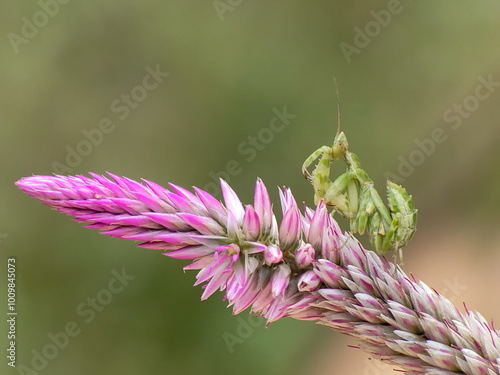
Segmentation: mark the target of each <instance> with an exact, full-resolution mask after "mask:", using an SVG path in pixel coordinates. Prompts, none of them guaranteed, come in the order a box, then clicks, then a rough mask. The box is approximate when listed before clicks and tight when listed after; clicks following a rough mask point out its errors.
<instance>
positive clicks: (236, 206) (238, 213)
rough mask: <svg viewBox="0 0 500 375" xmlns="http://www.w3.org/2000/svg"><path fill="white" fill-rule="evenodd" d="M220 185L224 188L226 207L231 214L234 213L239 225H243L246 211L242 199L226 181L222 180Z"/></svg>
mask: <svg viewBox="0 0 500 375" xmlns="http://www.w3.org/2000/svg"><path fill="white" fill-rule="evenodd" d="M220 184H221V188H222V195H223V196H224V202H226V207H227V210H228V211H229V212H232V213H233V215H234V217H235V218H236V222H237V223H238V225H242V224H243V216H244V215H245V209H244V208H243V205H242V204H241V201H240V198H238V196H237V195H236V193H235V192H234V190H233V189H231V187H230V186H229V185H228V184H227V182H226V181H224V180H223V179H222V178H221V179H220Z"/></svg>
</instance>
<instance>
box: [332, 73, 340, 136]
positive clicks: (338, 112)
mask: <svg viewBox="0 0 500 375" xmlns="http://www.w3.org/2000/svg"><path fill="white" fill-rule="evenodd" d="M333 82H335V92H336V93H337V134H335V138H337V137H338V136H339V134H340V95H339V85H338V84H337V79H336V78H335V77H333Z"/></svg>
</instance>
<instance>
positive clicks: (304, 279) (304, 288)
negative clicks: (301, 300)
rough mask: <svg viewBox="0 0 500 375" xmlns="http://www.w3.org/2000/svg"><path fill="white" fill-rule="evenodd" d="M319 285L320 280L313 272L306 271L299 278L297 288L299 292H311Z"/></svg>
mask: <svg viewBox="0 0 500 375" xmlns="http://www.w3.org/2000/svg"><path fill="white" fill-rule="evenodd" d="M319 284H321V280H320V279H319V277H318V275H316V273H315V272H314V271H306V272H304V273H303V274H302V275H300V277H299V281H298V283H297V286H298V288H299V291H301V292H312V291H313V290H316V289H317V288H318V286H319Z"/></svg>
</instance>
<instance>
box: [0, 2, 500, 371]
mask: <svg viewBox="0 0 500 375" xmlns="http://www.w3.org/2000/svg"><path fill="white" fill-rule="evenodd" d="M54 4H58V5H57V7H55V6H54ZM43 9H45V11H44V10H43ZM388 9H389V10H388ZM389 11H393V13H390V12H389ZM40 12H45V13H47V12H48V13H51V15H49V16H44V15H43V14H40ZM499 12H500V4H499V3H498V1H492V0H491V1H477V2H470V1H462V0H457V1H453V2H450V1H408V0H401V2H399V3H398V2H395V1H394V0H392V1H389V2H384V1H370V2H367V3H366V4H364V3H362V2H354V3H353V2H348V1H316V2H308V3H306V2H305V1H290V0H288V1H273V2H266V1H238V0H232V1H229V0H223V1H215V2H212V1H204V2H200V1H186V0H184V1H168V2H159V1H145V2H138V1H135V2H134V1H121V2H118V1H93V0H91V1H86V2H77V1H69V2H67V3H66V4H61V3H59V2H57V3H55V2H54V1H49V0H46V1H42V2H35V1H31V2H27V1H24V2H9V3H7V2H4V3H2V5H0V14H1V15H2V22H1V24H0V31H1V32H0V35H2V39H1V43H0V56H1V57H0V142H1V148H0V155H1V158H2V163H1V166H0V168H1V172H0V173H1V177H2V178H1V184H0V193H1V199H0V205H1V206H0V236H1V238H0V240H1V243H0V251H1V257H0V258H1V259H0V269H1V271H0V277H1V281H0V288H1V290H2V291H1V292H0V293H1V294H0V295H1V296H2V299H1V303H2V307H1V308H0V310H2V311H4V310H6V302H5V298H3V297H4V296H5V290H6V286H5V279H6V262H7V261H6V259H7V258H9V257H16V259H17V277H18V284H17V293H18V303H17V308H18V312H19V315H18V323H17V333H18V337H17V361H18V364H22V365H24V366H26V367H30V368H31V367H32V365H31V361H32V358H33V356H34V354H33V350H35V351H38V352H41V351H42V350H43V348H44V346H46V344H47V343H50V342H51V341H50V339H49V338H48V334H49V333H53V334H56V333H57V332H60V331H62V330H63V329H64V327H65V325H66V324H67V323H68V322H71V321H73V322H76V323H77V324H78V326H79V328H80V329H81V332H80V334H79V335H77V336H76V337H74V338H71V339H70V342H69V344H68V345H67V347H65V348H64V349H62V350H59V352H58V353H57V355H56V356H55V358H54V359H51V360H49V361H48V363H47V364H46V366H45V368H44V369H43V371H39V372H37V373H41V374H78V375H79V374H118V373H120V374H123V375H128V374H139V373H141V374H158V373H161V374H200V375H205V374H273V375H280V374H288V375H292V374H302V373H304V372H305V373H308V374H351V373H352V374H355V373H365V374H366V373H373V372H370V371H372V370H373V368H371V367H369V366H370V365H367V364H366V363H369V362H366V358H367V356H366V355H364V354H363V353H361V352H358V351H355V350H354V349H347V348H346V345H347V344H351V345H353V344H355V342H354V341H352V340H350V339H347V338H346V337H343V336H340V335H339V334H337V333H334V332H332V331H330V330H329V329H327V328H324V327H318V326H315V325H314V324H312V323H305V322H298V321H293V320H290V319H283V320H282V321H278V322H276V323H273V324H271V326H270V327H269V328H267V329H266V328H264V322H263V321H262V320H253V319H250V320H249V316H248V313H247V312H244V313H243V314H241V320H239V319H238V317H234V316H232V314H231V310H230V309H227V308H226V304H225V302H222V301H221V299H222V293H218V294H216V295H215V296H213V297H212V298H211V299H209V300H208V301H205V302H200V300H199V297H200V295H201V290H200V288H193V287H192V284H193V282H194V277H195V273H192V272H190V273H187V274H184V273H183V272H182V266H183V265H185V262H182V261H177V260H172V259H168V258H166V257H163V256H161V255H160V254H159V253H156V252H154V251H148V250H142V249H138V248H136V246H135V244H134V243H133V242H127V241H121V240H117V239H113V238H109V237H105V236H100V235H99V234H98V232H97V231H89V230H86V229H82V228H81V225H79V224H76V223H74V222H71V221H70V220H69V219H68V218H67V217H64V216H63V215H61V214H58V213H56V212H52V211H50V210H49V209H48V208H47V207H44V206H42V205H41V204H40V203H38V202H37V201H35V200H33V199H31V198H29V197H28V196H26V195H24V194H23V193H21V192H20V191H19V190H18V189H17V188H16V187H15V186H14V182H15V181H16V180H18V179H20V178H21V177H23V176H29V175H32V174H52V173H53V172H54V163H55V162H57V163H61V164H66V165H67V163H66V162H65V159H66V157H67V154H68V147H69V148H70V149H72V150H77V147H78V145H79V144H80V143H81V142H82V140H85V139H86V138H85V135H84V134H83V133H82V131H84V130H85V131H89V132H90V131H91V130H92V129H96V128H98V126H99V123H100V121H101V120H102V119H104V118H109V119H111V120H112V121H113V126H114V128H113V131H112V132H111V133H108V134H104V135H103V138H102V141H101V142H100V143H99V144H97V145H95V146H93V147H92V150H90V151H88V152H87V153H88V155H86V156H84V157H82V158H81V160H78V161H77V162H75V163H74V167H71V166H68V167H69V168H68V169H70V170H68V171H67V172H65V174H85V173H86V172H88V171H92V172H96V173H105V171H110V172H113V173H115V174H119V175H125V176H128V177H130V178H134V179H139V178H146V179H149V180H153V181H155V182H157V183H160V184H162V185H166V184H167V183H168V182H174V183H176V184H178V185H181V186H185V187H189V186H199V187H205V188H207V189H208V188H210V189H211V187H212V185H213V184H212V185H209V184H210V183H211V182H213V181H214V178H213V176H216V175H220V173H221V172H224V171H226V172H227V167H228V163H230V165H231V164H234V163H237V165H238V167H237V168H235V167H234V165H233V166H232V167H230V168H229V169H230V172H233V173H232V174H230V175H229V176H226V178H227V177H229V178H228V179H229V182H230V184H231V185H232V186H233V188H234V189H235V190H236V191H237V192H238V193H239V194H240V197H241V198H242V200H243V201H244V202H247V203H250V201H251V199H252V197H253V188H254V183H255V180H256V178H257V177H261V178H262V179H263V180H264V182H265V183H266V185H267V186H268V188H269V189H270V191H271V193H272V198H273V200H274V202H275V204H277V203H278V201H277V198H278V195H277V189H275V187H276V186H283V185H286V186H289V187H292V189H293V191H294V195H295V197H296V198H297V199H298V200H299V201H302V200H305V201H306V202H307V203H308V204H312V189H311V187H310V185H309V184H308V183H307V182H306V181H305V180H304V178H303V177H302V175H301V172H300V167H301V165H302V162H303V160H304V159H305V158H306V157H307V156H308V155H309V154H310V153H311V152H312V151H313V150H315V149H316V148H318V147H319V146H321V145H323V144H330V143H331V142H332V140H333V137H334V134H335V128H336V117H337V112H336V95H335V86H334V81H333V77H336V79H337V82H338V85H339V89H340V96H341V104H342V129H343V130H344V131H345V132H346V134H347V137H348V139H349V142H350V146H351V151H354V152H355V153H357V154H358V156H359V157H360V159H361V161H362V163H363V166H364V168H365V170H367V171H368V172H369V174H370V175H371V176H372V178H373V179H374V180H375V183H376V184H377V186H379V190H380V191H383V189H384V184H385V179H386V177H384V175H385V176H387V172H392V173H394V174H399V172H398V169H399V168H402V167H401V163H402V162H401V160H402V159H404V160H407V161H408V160H410V157H413V159H412V160H413V161H414V164H419V165H418V166H416V167H415V168H414V171H412V172H411V173H408V174H407V177H405V178H404V183H403V185H404V186H405V187H406V188H407V190H408V191H409V192H410V193H411V194H412V195H413V197H414V201H415V204H416V205H417V207H418V208H419V231H418V232H417V234H416V235H415V238H414V240H413V241H412V243H411V244H410V245H409V246H408V248H407V251H406V253H405V269H406V270H407V271H408V272H412V273H414V274H415V275H416V277H421V278H423V279H424V280H425V281H426V282H427V283H429V285H431V286H432V287H435V288H437V289H438V290H441V291H442V292H443V294H445V295H446V296H447V297H449V298H451V299H452V300H454V302H456V303H457V304H458V305H461V302H462V301H463V300H466V301H467V303H468V306H469V307H471V308H477V309H478V310H480V311H481V312H482V313H483V315H484V316H485V317H486V318H487V319H490V318H495V317H496V318H497V320H498V319H499V318H500V313H499V312H498V311H499V310H498V307H499V306H498V299H499V298H498V292H497V291H496V292H494V293H493V294H492V293H491V291H492V290H494V289H495V288H496V287H497V286H498V284H499V283H500V278H499V276H498V272H496V271H497V270H498V265H499V264H500V257H499V255H498V254H499V251H498V249H499V247H500V246H499V243H500V236H499V223H500V219H499V217H498V210H499V208H500V199H499V192H498V186H499V183H500V177H499V173H498V166H499V163H500V152H499V148H498V145H497V144H498V140H499V139H500V126H499V125H500V123H499V121H500V120H499V119H500V106H499V105H498V104H499V100H500V92H499V91H500V90H498V84H497V86H495V84H493V85H490V88H489V89H490V91H488V89H487V88H485V87H483V88H479V90H480V91H479V92H480V94H481V95H480V96H481V97H482V98H483V99H474V98H472V99H471V98H470V96H474V95H476V94H475V93H476V89H477V87H478V85H480V82H481V78H480V77H483V78H484V79H485V80H488V79H489V80H490V81H491V80H492V81H494V82H500V48H499V47H498V37H499V35H500V23H499V22H498V16H499ZM24 17H26V18H24ZM33 18H35V19H33ZM389 18H390V19H389ZM377 19H378V21H377ZM26 22H35V23H38V24H39V25H43V24H45V23H46V24H45V25H43V26H40V27H36V26H35V28H36V29H35V30H34V29H33V27H31V28H30V26H24V30H23V25H25V24H26ZM377 25H378V26H377ZM359 30H361V33H368V34H371V36H365V37H363V36H360V35H361V34H360V31H359ZM23 33H24V34H23ZM26 33H27V34H26ZM30 33H31V34H30ZM35 33H36V35H35ZM14 34H16V36H14ZM356 35H358V36H356ZM365 35H366V34H365ZM28 36H29V37H28ZM22 38H24V39H22ZM356 43H357V44H356ZM348 45H349V46H348ZM342 48H344V49H346V48H347V49H350V51H351V52H352V53H350V54H349V53H345V51H344V52H343V50H342ZM354 51H355V52H354ZM347 55H348V56H347ZM346 56H347V58H346ZM348 60H349V61H348ZM148 66H149V67H151V68H152V69H155V68H156V67H157V66H158V67H159V70H161V71H162V72H168V73H169V75H168V77H164V78H163V81H162V82H161V83H160V84H159V85H158V86H157V87H156V88H155V89H153V90H150V91H147V97H146V98H145V99H144V100H142V101H139V102H134V103H132V104H130V106H133V107H135V108H131V107H129V109H130V113H129V114H128V116H122V117H125V118H123V119H121V118H119V116H120V115H121V114H124V113H125V112H120V113H117V110H116V107H112V103H113V102H115V101H116V100H118V101H120V100H121V98H122V95H130V94H131V92H133V93H135V94H136V95H139V94H141V93H144V92H145V91H144V90H143V91H141V89H140V88H139V89H137V88H136V87H137V86H138V85H141V84H142V81H143V79H144V77H145V76H146V75H147V74H148V72H147V67H148ZM488 77H489V78H488ZM133 90H135V91H133ZM486 94H489V95H488V96H489V97H488V98H485V95H486ZM467 98H468V99H467ZM141 99H142V98H141ZM464 100H466V103H464ZM464 104H465V105H466V106H468V108H469V109H471V108H472V109H471V110H467V111H466V112H464V113H463V115H461V118H458V119H457V118H456V117H455V118H454V120H453V121H452V118H451V117H450V116H451V112H450V111H453V108H458V107H456V106H457V105H464ZM120 105H122V104H120ZM285 106H286V109H287V112H288V113H290V114H294V115H296V117H295V118H293V119H291V120H290V121H289V124H287V125H286V126H284V127H283V130H282V131H279V132H276V131H274V132H273V131H270V130H269V126H270V125H269V124H270V120H271V119H272V118H273V117H274V112H273V109H276V110H279V111H282V110H283V108H284V107H285ZM454 106H455V107H454ZM113 108H115V109H113ZM447 116H448V117H447ZM454 116H456V114H454ZM266 128H267V130H266ZM436 129H443V130H442V133H443V134H445V135H444V136H443V137H447V139H446V140H445V141H444V142H442V143H439V144H434V146H435V147H434V150H432V152H430V151H429V152H428V154H429V155H425V156H424V157H423V158H420V159H419V155H420V156H421V155H423V154H422V153H420V154H419V151H418V150H419V149H418V146H417V145H416V143H415V142H417V143H418V141H421V142H424V144H427V145H429V143H428V142H427V143H425V141H424V139H428V138H430V137H431V135H432V134H434V133H433V132H436ZM437 131H438V132H439V130H437ZM249 137H257V139H258V141H257V142H258V145H255V146H252V145H251V144H250V143H249V142H250V141H251V138H249ZM245 142H246V143H245ZM81 147H83V146H81ZM430 149H432V147H431V146H429V149H428V150H430ZM81 150H83V149H81ZM251 150H253V151H251ZM415 150H417V151H415ZM86 151H87V150H84V151H83V152H86ZM412 153H413V154H412ZM411 155H413V156H411ZM231 161H233V162H231ZM234 161H235V162H234ZM407 168H408V166H407ZM337 170H338V169H337ZM207 184H208V185H207ZM363 241H364V243H365V244H367V241H365V239H364V240H363ZM123 268H125V270H126V273H127V274H129V275H133V276H135V279H134V280H133V281H130V283H129V285H128V286H126V287H125V288H124V290H123V291H122V292H121V293H118V294H115V295H114V296H113V300H112V301H111V302H110V303H109V304H108V305H107V306H106V307H105V308H104V309H103V310H102V311H100V312H98V313H96V315H95V319H94V320H93V321H92V322H90V323H88V324H87V323H85V321H84V317H82V316H81V314H80V315H79V314H78V312H77V306H79V305H80V304H81V303H84V302H85V301H86V299H87V298H88V297H95V296H96V295H97V294H98V293H99V291H101V290H102V289H103V288H106V287H107V285H108V282H109V281H110V279H111V278H112V277H113V274H112V270H117V271H121V270H122V269H123ZM457 277H459V279H458V281H457V279H456V278H457ZM492 288H493V289H492ZM495 290H498V289H495ZM482 292H484V293H482ZM86 317H88V316H86ZM4 320H5V319H3V318H2V325H1V327H2V331H1V336H0V337H1V339H0V342H1V345H0V346H1V348H2V350H4V349H5V348H6V347H7V342H8V340H7V339H6V334H5V328H6V325H5V321H4ZM242 321H243V322H247V323H248V322H250V323H252V324H253V325H254V328H251V329H250V330H249V331H248V332H246V333H245V332H243V334H242V332H241V329H242V327H243V325H245V324H246V323H245V324H242V323H241V322H242ZM246 328H248V327H246ZM225 333H226V336H225ZM227 334H231V335H234V336H238V334H240V338H242V340H241V342H238V343H237V344H234V345H233V346H232V347H231V348H232V349H233V350H232V351H231V350H229V349H230V347H228V345H227V344H226V342H225V340H224V337H228V336H227ZM243 336H244V337H243ZM4 353H5V350H4ZM0 366H1V367H0V368H1V370H0V372H1V373H2V374H4V373H5V374H11V373H12V374H16V373H23V372H18V370H11V369H10V368H8V367H7V365H6V359H5V358H4V359H3V360H2V363H1V365H0ZM343 366H344V367H343ZM356 369H357V370H356ZM375 370H376V371H377V373H378V374H381V373H383V372H384V371H386V370H387V369H385V368H379V367H376V368H375ZM375 370H373V371H375ZM363 371H364V372H363ZM387 371H388V370H387Z"/></svg>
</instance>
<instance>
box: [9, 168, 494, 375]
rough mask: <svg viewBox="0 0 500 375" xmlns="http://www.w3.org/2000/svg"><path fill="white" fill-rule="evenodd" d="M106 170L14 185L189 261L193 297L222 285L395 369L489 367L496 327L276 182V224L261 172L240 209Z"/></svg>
mask: <svg viewBox="0 0 500 375" xmlns="http://www.w3.org/2000/svg"><path fill="white" fill-rule="evenodd" d="M110 176H111V177H112V180H110V179H108V178H106V177H103V176H100V175H96V174H92V177H93V178H88V177H83V176H76V177H71V176H53V177H52V176H32V177H26V178H23V179H21V180H20V181H18V182H17V186H19V188H20V189H21V190H23V191H24V192H25V193H27V194H29V195H31V196H33V197H35V198H37V199H39V200H41V201H42V203H44V204H46V205H48V206H51V207H54V208H55V209H57V210H59V211H61V212H63V213H65V214H68V215H73V216H75V219H76V220H77V221H81V222H85V223H87V224H88V225H87V227H89V228H95V229H99V230H101V231H103V233H104V234H107V235H110V236H113V237H117V238H125V239H130V240H135V241H140V242H141V243H140V244H139V246H141V247H144V248H148V249H155V250H162V251H164V254H165V255H167V256H169V257H172V258H179V259H190V260H192V263H191V264H189V265H188V266H186V267H184V268H185V269H190V270H191V269H192V270H198V275H197V276H196V279H197V280H196V283H195V285H198V284H203V288H204V292H203V295H202V299H206V298H208V297H209V296H210V295H212V294H213V293H214V292H215V291H217V290H222V291H224V292H225V299H227V301H228V302H229V306H232V307H233V312H234V314H238V313H240V312H242V311H243V310H245V309H247V308H248V307H250V308H251V311H252V313H258V314H260V315H261V316H264V317H265V318H266V319H267V320H268V322H272V321H275V320H277V319H280V318H282V317H285V316H288V317H292V318H295V319H301V320H312V321H316V322H318V323H319V324H323V325H327V326H329V327H332V328H334V329H336V330H339V331H340V332H341V333H344V334H347V335H351V336H354V337H356V338H357V339H359V340H360V345H359V347H360V349H362V350H364V351H366V352H368V353H371V354H372V355H373V356H374V357H376V358H378V359H381V360H383V361H385V362H386V363H391V364H393V365H396V366H398V367H399V368H401V369H402V370H403V372H405V373H406V374H436V375H445V374H448V375H452V374H455V375H456V374H468V375H494V374H497V375H499V374H500V332H499V331H496V330H494V329H493V328H492V327H491V326H490V325H489V324H488V323H487V322H486V320H485V319H484V318H483V317H482V316H481V315H480V314H479V313H477V312H472V311H466V313H465V314H462V313H460V312H459V311H458V309H456V308H455V307H454V306H453V305H452V304H451V302H450V301H448V300H447V299H446V298H444V297H443V296H442V295H440V294H438V293H437V292H436V291H434V290H432V289H431V288H429V287H428V286H427V285H426V284H424V283H423V282H421V281H417V280H414V279H410V278H409V277H407V276H406V275H405V273H404V272H403V271H402V270H401V269H400V268H399V267H396V266H395V265H393V264H392V263H390V262H388V261H386V260H385V259H381V258H380V257H378V256H377V255H376V254H375V253H374V252H372V251H368V250H365V249H363V247H362V246H361V245H360V243H359V242H358V241H357V240H356V239H354V238H353V237H352V236H351V235H350V234H348V233H342V231H341V230H340V228H339V226H338V225H337V223H336V222H335V221H334V220H333V219H332V217H331V216H330V215H329V214H328V212H327V209H326V207H325V205H324V204H322V203H321V202H320V204H319V205H318V206H317V208H316V209H315V210H311V209H309V208H306V209H305V212H304V213H301V212H300V210H299V209H298V205H297V203H296V201H295V199H294V198H293V196H292V193H291V191H290V190H289V189H284V191H280V197H281V204H282V211H283V221H282V222H281V224H280V225H278V223H277V220H276V217H275V216H274V214H273V212H272V206H271V203H270V199H269V195H268V192H267V190H266V187H265V186H264V184H263V183H262V181H261V180H257V184H256V189H255V201H254V205H253V206H252V205H246V206H244V205H243V204H242V203H241V201H240V199H239V198H238V196H237V195H236V193H235V192H234V191H233V190H232V189H231V188H230V187H229V185H228V184H227V183H226V182H225V181H221V186H222V192H223V196H224V204H223V203H221V202H219V201H218V200H217V199H215V198H214V197H213V196H211V195H210V194H208V193H207V192H205V191H203V190H200V189H197V188H195V193H192V192H190V191H188V190H186V189H184V188H182V187H179V186H176V185H173V184H171V185H170V187H171V190H168V189H165V188H163V187H161V186H159V185H157V184H155V183H153V182H150V181H146V180H144V184H141V183H138V182H136V181H133V180H130V179H128V178H124V177H118V176H115V175H111V174H110Z"/></svg>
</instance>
